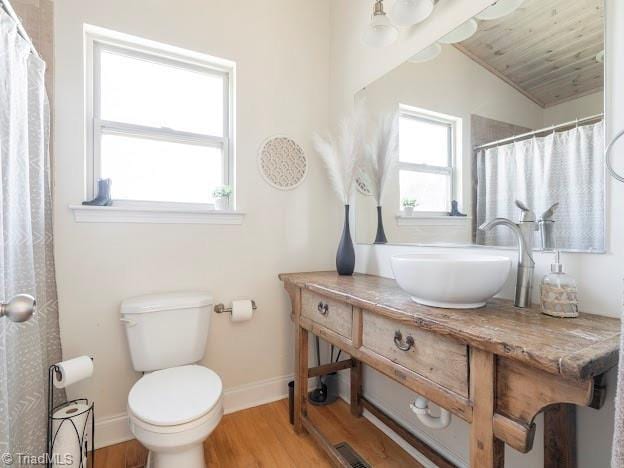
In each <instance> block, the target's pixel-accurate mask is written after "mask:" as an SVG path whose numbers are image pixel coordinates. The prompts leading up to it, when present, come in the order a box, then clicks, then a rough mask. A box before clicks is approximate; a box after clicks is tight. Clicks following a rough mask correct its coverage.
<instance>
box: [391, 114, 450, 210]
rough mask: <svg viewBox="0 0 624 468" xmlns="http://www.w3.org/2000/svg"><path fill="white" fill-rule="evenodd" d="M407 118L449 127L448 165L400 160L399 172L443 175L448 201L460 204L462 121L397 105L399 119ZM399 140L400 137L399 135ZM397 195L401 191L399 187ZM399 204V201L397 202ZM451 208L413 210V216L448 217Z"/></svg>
mask: <svg viewBox="0 0 624 468" xmlns="http://www.w3.org/2000/svg"><path fill="white" fill-rule="evenodd" d="M402 118H408V119H415V120H421V121H424V122H435V123H438V124H443V125H446V126H448V127H449V130H450V131H449V142H448V148H449V157H448V165H446V166H434V165H430V164H418V163H410V162H405V161H401V160H400V155H399V162H398V165H397V166H398V170H399V171H402V170H403V171H410V172H420V173H427V174H444V175H447V176H448V177H449V178H450V183H449V194H448V195H449V201H452V200H458V201H459V202H460V204H461V198H462V197H461V154H462V151H461V145H462V119H461V118H460V117H455V116H452V115H447V114H442V113H439V112H434V111H430V110H427V109H422V108H419V107H413V106H408V105H405V104H400V105H399V119H402ZM399 138H400V135H399ZM399 193H401V189H400V187H399ZM399 203H401V200H399ZM450 210H451V207H450V206H449V207H448V211H419V210H417V209H416V210H414V216H415V217H419V216H421V217H422V216H436V217H437V216H448V215H449V212H450Z"/></svg>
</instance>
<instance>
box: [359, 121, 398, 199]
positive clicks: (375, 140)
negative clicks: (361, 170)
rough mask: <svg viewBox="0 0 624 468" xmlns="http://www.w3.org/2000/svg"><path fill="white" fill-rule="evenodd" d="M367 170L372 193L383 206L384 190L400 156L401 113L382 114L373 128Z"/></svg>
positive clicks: (368, 149)
mask: <svg viewBox="0 0 624 468" xmlns="http://www.w3.org/2000/svg"><path fill="white" fill-rule="evenodd" d="M366 156H367V158H366V172H367V175H368V180H367V182H368V185H369V187H368V188H369V190H370V192H371V194H372V195H373V196H374V197H375V201H376V202H377V206H381V200H382V199H383V195H384V191H385V189H386V185H387V182H388V179H389V178H390V175H391V173H392V169H393V168H394V166H395V164H396V162H397V160H398V157H399V115H398V113H396V112H394V113H389V114H384V115H381V116H380V117H379V119H378V121H377V122H376V126H375V129H374V130H373V134H372V139H371V142H370V144H369V145H368V147H367V151H366Z"/></svg>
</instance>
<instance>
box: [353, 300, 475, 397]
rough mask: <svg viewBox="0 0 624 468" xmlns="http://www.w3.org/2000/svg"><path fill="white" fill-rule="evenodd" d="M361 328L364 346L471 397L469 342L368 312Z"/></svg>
mask: <svg viewBox="0 0 624 468" xmlns="http://www.w3.org/2000/svg"><path fill="white" fill-rule="evenodd" d="M362 327H363V330H362V332H363V335H362V345H363V346H365V347H366V348H368V349H369V350H371V351H373V352H375V353H376V354H378V355H380V356H383V357H385V358H387V359H390V360H391V361H392V362H394V363H396V364H398V365H400V366H402V367H404V368H406V369H409V370H411V371H413V372H416V373H417V374H420V375H421V376H423V377H425V378H427V379H429V380H431V381H433V382H435V383H437V384H438V385H441V386H443V387H445V388H448V389H449V390H452V391H453V392H455V393H457V394H459V395H462V396H464V397H468V347H467V346H466V345H463V344H461V343H459V342H457V341H455V340H453V339H451V338H448V337H446V336H442V335H436V334H434V333H431V332H428V331H425V330H422V329H420V328H417V327H413V326H408V325H404V324H402V323H400V322H398V321H394V320H390V319H387V318H385V317H383V316H380V315H377V314H373V313H370V312H366V311H364V315H363V325H362ZM397 332H398V333H397ZM399 333H400V336H399ZM401 348H403V349H401Z"/></svg>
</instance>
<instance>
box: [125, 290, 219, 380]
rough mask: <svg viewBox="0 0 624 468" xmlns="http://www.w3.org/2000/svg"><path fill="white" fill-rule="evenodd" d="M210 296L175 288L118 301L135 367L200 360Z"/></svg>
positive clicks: (144, 369)
mask: <svg viewBox="0 0 624 468" xmlns="http://www.w3.org/2000/svg"><path fill="white" fill-rule="evenodd" d="M211 309H212V297H211V296H210V294H208V293H205V292H176V293H166V294H150V295H146V296H138V297H132V298H129V299H126V300H124V301H123V302H122V303H121V321H122V323H123V324H124V327H125V329H126V336H127V338H128V345H129V347H130V358H131V359H132V366H133V367H134V370H136V371H139V372H149V371H154V370H159V369H166V368H169V367H176V366H182V365H185V364H192V363H195V362H198V361H200V360H201V359H202V358H203V357H204V354H205V352H206V340H207V339H208V329H209V327H210V316H211Z"/></svg>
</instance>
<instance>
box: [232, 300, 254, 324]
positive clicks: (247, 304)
mask: <svg viewBox="0 0 624 468" xmlns="http://www.w3.org/2000/svg"><path fill="white" fill-rule="evenodd" d="M252 317H253V306H252V304H251V301H250V300H249V299H245V300H240V301H232V322H246V321H247V320H251V318H252Z"/></svg>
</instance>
